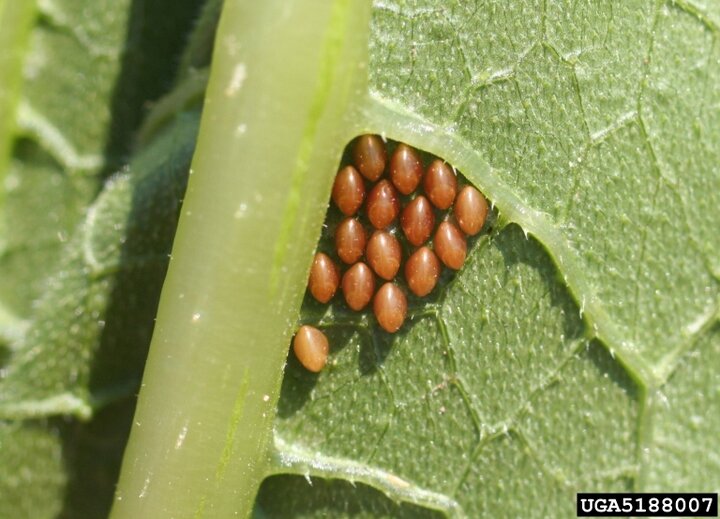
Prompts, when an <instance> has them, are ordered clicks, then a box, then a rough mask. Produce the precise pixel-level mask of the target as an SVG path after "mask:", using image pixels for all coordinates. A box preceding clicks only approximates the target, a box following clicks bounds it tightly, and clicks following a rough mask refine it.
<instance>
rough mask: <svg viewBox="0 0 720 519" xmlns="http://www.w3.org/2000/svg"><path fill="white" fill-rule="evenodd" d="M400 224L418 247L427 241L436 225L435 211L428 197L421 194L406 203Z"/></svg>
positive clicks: (409, 239) (408, 237)
mask: <svg viewBox="0 0 720 519" xmlns="http://www.w3.org/2000/svg"><path fill="white" fill-rule="evenodd" d="M400 225H401V226H402V229H403V232H404V233H405V236H407V239H408V241H409V242H410V243H412V244H413V245H415V246H416V247H417V246H419V245H422V244H423V243H425V242H426V241H427V240H428V238H430V235H431V234H432V232H433V227H435V213H434V212H433V208H432V207H431V206H430V202H428V199H427V198H425V197H424V196H422V195H420V196H418V197H416V198H415V199H414V200H413V201H412V202H410V203H409V204H408V205H406V206H405V209H403V212H402V215H401V216H400Z"/></svg>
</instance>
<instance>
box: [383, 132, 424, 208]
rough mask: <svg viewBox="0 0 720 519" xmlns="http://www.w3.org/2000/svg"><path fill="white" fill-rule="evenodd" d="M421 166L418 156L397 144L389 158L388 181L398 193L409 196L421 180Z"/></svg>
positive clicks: (411, 150)
mask: <svg viewBox="0 0 720 519" xmlns="http://www.w3.org/2000/svg"><path fill="white" fill-rule="evenodd" d="M422 174H423V165H422V162H421V161H420V155H419V154H418V152H417V151H415V150H414V149H413V148H411V147H410V146H408V145H407V144H402V143H401V144H398V147H397V148H395V151H394V152H393V154H392V157H390V179H391V180H392V182H393V184H395V187H396V188H397V190H398V191H400V192H401V193H402V194H403V195H409V194H410V193H412V192H413V191H415V189H416V188H417V186H418V184H419V183H420V180H421V179H422Z"/></svg>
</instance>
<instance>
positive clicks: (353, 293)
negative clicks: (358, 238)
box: [342, 262, 375, 311]
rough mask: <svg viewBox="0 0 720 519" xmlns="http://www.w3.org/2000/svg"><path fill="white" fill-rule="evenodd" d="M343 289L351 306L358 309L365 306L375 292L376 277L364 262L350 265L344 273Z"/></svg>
mask: <svg viewBox="0 0 720 519" xmlns="http://www.w3.org/2000/svg"><path fill="white" fill-rule="evenodd" d="M342 290H343V295H344V296H345V302H346V303H347V305H348V306H349V307H350V308H352V309H353V310H356V311H358V310H362V309H363V308H365V307H366V306H367V304H368V303H369V302H370V300H371V299H372V296H373V292H375V277H374V275H373V273H372V270H370V267H368V266H367V265H365V263H362V262H358V263H355V265H353V266H352V267H350V268H349V269H348V270H347V272H345V274H344V275H343V278H342Z"/></svg>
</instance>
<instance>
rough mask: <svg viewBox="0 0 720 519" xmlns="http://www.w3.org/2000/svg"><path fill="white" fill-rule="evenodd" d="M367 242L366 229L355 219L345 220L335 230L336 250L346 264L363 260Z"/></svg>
mask: <svg viewBox="0 0 720 519" xmlns="http://www.w3.org/2000/svg"><path fill="white" fill-rule="evenodd" d="M366 242H367V235H366V233H365V228H364V227H363V225H362V224H361V223H360V222H359V221H358V220H357V219H355V218H345V219H344V220H343V221H342V222H340V224H339V225H338V226H337V229H335V248H336V250H337V253H338V256H339V257H340V259H341V260H343V262H345V263H348V264H350V263H355V262H356V261H357V260H359V259H360V258H362V255H363V252H364V251H365V244H366Z"/></svg>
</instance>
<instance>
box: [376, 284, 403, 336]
mask: <svg viewBox="0 0 720 519" xmlns="http://www.w3.org/2000/svg"><path fill="white" fill-rule="evenodd" d="M373 312H375V318H376V319H377V321H378V323H379V324H380V326H381V327H382V329H383V330H385V331H386V332H390V333H395V332H396V331H398V330H399V329H400V327H401V326H402V325H403V323H404V322H405V316H406V315H407V298H406V297H405V294H404V293H403V291H402V290H401V289H400V288H399V287H398V286H397V285H396V284H394V283H385V284H384V285H383V286H381V287H380V290H378V291H377V294H375V299H374V300H373Z"/></svg>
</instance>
